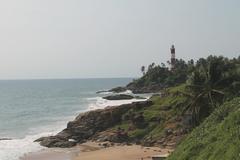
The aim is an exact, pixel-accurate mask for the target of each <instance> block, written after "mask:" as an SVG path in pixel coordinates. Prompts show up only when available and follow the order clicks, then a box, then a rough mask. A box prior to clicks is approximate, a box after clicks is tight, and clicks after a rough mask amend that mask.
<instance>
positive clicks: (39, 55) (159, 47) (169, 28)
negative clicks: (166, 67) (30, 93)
mask: <svg viewBox="0 0 240 160" xmlns="http://www.w3.org/2000/svg"><path fill="white" fill-rule="evenodd" d="M172 44H175V47H176V56H177V58H183V59H185V60H188V59H191V58H193V59H197V58H200V57H206V56H208V55H209V54H215V55H224V56H227V57H237V56H239V55H240V1H239V0H198V1H193V0H5V1H3V0H2V1H0V55H1V56H0V79H28V78H30V79H35V78H36V79H38V78H95V77H136V76H139V75H140V74H141V73H140V67H141V66H142V65H148V64H149V63H151V62H155V63H161V62H166V61H167V60H168V59H169V58H170V50H169V48H170V46H171V45H172Z"/></svg>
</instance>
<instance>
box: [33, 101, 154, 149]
mask: <svg viewBox="0 0 240 160" xmlns="http://www.w3.org/2000/svg"><path fill="white" fill-rule="evenodd" d="M152 104H153V103H152V101H142V102H133V103H131V104H124V105H120V106H115V107H107V108H105V109H98V110H94V111H89V112H85V113H81V114H79V115H78V116H77V117H76V119H75V120H74V121H71V122H69V123H68V124H67V128H66V129H64V130H63V131H61V132H60V133H58V134H57V135H55V136H50V137H42V138H39V139H37V140H36V141H35V142H40V144H41V145H42V146H45V147H61V148H68V147H73V146H75V145H76V144H77V143H82V142H84V141H86V140H90V139H91V138H93V137H94V135H96V134H97V133H100V132H101V131H104V130H106V129H108V128H110V127H112V126H113V125H115V124H117V123H119V122H121V120H122V119H121V118H122V115H123V114H125V113H126V112H128V111H129V110H130V109H141V108H144V107H148V106H151V105H152ZM117 138H118V139H117ZM117 138H116V137H114V136H113V137H107V138H106V137H105V138H104V140H106V139H110V140H111V139H112V140H113V141H119V137H117ZM69 139H74V141H69ZM120 139H121V140H122V139H123V138H122V137H120ZM113 141H112V142H113Z"/></svg>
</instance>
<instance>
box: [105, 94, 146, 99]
mask: <svg viewBox="0 0 240 160" xmlns="http://www.w3.org/2000/svg"><path fill="white" fill-rule="evenodd" d="M103 99H107V100H130V99H146V98H143V97H140V96H132V95H128V94H116V95H110V96H105V97H103Z"/></svg>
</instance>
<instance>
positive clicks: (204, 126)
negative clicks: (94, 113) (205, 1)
mask: <svg viewBox="0 0 240 160" xmlns="http://www.w3.org/2000/svg"><path fill="white" fill-rule="evenodd" d="M141 71H142V72H143V76H142V77H141V78H139V79H137V80H134V81H133V82H132V83H130V84H129V85H130V86H137V87H138V88H141V87H143V88H144V87H146V86H150V85H157V86H162V87H163V89H162V90H161V96H157V95H155V96H153V97H152V98H151V99H150V100H151V101H153V105H152V106H150V107H148V108H142V109H137V110H130V111H129V112H127V113H126V114H124V115H123V117H122V121H121V124H118V125H117V126H115V127H114V128H112V130H115V129H116V128H118V127H120V128H123V129H125V130H126V131H128V135H129V138H130V140H132V141H141V142H142V143H143V144H145V145H152V144H155V145H156V144H157V145H162V146H171V145H170V144H171V143H172V142H174V143H175V144H176V145H177V144H179V143H180V144H179V145H178V146H177V149H176V151H175V152H173V154H172V155H171V156H170V157H169V158H168V159H169V160H192V159H194V160H205V159H209V160H211V159H212V160H215V159H226V160H228V159H231V160H234V159H236V160H237V159H240V154H239V150H240V98H239V97H240V57H238V58H233V59H228V58H224V57H221V56H219V57H217V56H209V57H208V58H206V59H203V58H201V59H199V60H198V61H197V62H196V63H194V62H193V61H192V60H191V61H189V62H187V63H186V62H185V61H183V60H177V61H176V65H175V68H174V69H173V70H172V71H170V70H169V69H168V68H167V67H166V65H165V64H162V65H161V66H160V65H155V64H154V63H153V64H151V65H149V67H148V69H147V70H145V67H142V68H141ZM138 122H139V123H138ZM185 122H189V124H188V123H185ZM189 133H190V134H189ZM187 134H189V135H188V136H187Z"/></svg>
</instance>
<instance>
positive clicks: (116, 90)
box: [109, 87, 127, 93]
mask: <svg viewBox="0 0 240 160" xmlns="http://www.w3.org/2000/svg"><path fill="white" fill-rule="evenodd" d="M125 91H127V88H126V87H116V88H113V89H111V90H109V92H115V93H121V92H125Z"/></svg>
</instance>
